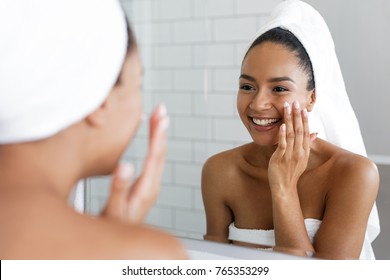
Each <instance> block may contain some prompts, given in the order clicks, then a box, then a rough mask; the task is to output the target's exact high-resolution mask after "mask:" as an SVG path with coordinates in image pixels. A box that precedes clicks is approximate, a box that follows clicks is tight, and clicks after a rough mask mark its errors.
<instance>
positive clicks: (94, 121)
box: [85, 99, 108, 127]
mask: <svg viewBox="0 0 390 280" xmlns="http://www.w3.org/2000/svg"><path fill="white" fill-rule="evenodd" d="M107 103H108V100H107V99H106V100H104V102H103V104H101V105H100V106H99V108H97V109H96V110H95V111H93V112H92V113H90V114H88V116H87V117H86V118H85V120H86V121H87V123H88V124H89V125H91V126H93V127H100V126H102V125H103V124H104V123H105V122H106V121H107V118H108V110H107V109H108V108H107V107H108V106H107V105H108V104H107Z"/></svg>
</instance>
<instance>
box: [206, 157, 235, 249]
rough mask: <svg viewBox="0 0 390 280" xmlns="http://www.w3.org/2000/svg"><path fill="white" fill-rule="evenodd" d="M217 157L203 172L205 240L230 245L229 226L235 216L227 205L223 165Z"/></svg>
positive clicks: (209, 160) (210, 160)
mask: <svg viewBox="0 0 390 280" xmlns="http://www.w3.org/2000/svg"><path fill="white" fill-rule="evenodd" d="M217 157H218V156H214V157H211V158H210V159H208V160H207V162H206V163H205V165H204V166H203V170H202V196H203V203H204V207H205V212H206V221H207V229H206V234H205V235H204V239H206V240H211V241H218V242H225V243H230V241H229V239H228V235H229V225H230V223H231V222H233V215H232V213H231V211H230V209H229V207H228V206H227V205H226V199H225V194H226V187H227V185H226V184H225V182H224V179H225V178H224V174H223V173H222V170H224V169H223V167H222V166H223V163H222V162H219V160H218V158H217ZM221 164H222V166H221Z"/></svg>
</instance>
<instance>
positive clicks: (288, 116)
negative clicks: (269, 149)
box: [284, 102, 295, 156]
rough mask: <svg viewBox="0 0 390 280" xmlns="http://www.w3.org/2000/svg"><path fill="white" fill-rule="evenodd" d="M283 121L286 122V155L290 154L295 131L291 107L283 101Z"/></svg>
mask: <svg viewBox="0 0 390 280" xmlns="http://www.w3.org/2000/svg"><path fill="white" fill-rule="evenodd" d="M284 123H285V124H286V152H285V153H286V156H291V154H292V152H293V148H294V140H295V132H294V123H293V119H292V108H291V106H290V104H289V103H287V102H285V103H284Z"/></svg>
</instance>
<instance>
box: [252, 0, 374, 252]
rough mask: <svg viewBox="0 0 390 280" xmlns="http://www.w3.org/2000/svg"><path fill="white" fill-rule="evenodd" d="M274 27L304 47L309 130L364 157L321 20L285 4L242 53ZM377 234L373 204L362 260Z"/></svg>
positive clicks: (300, 6)
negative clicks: (309, 79)
mask: <svg viewBox="0 0 390 280" xmlns="http://www.w3.org/2000/svg"><path fill="white" fill-rule="evenodd" d="M276 27H280V28H283V29H286V30H288V31H290V32H291V33H293V34H294V35H295V36H296V37H297V38H298V40H299V41H300V42H301V43H302V45H303V46H304V48H305V50H306V51H307V53H308V55H309V57H310V60H311V63H312V66H313V72H314V81H315V90H316V104H315V106H314V109H313V111H312V112H311V113H310V117H309V122H310V129H311V130H312V131H313V132H318V133H319V134H318V137H320V138H323V139H325V140H327V141H329V142H330V143H333V144H335V145H337V146H339V147H341V148H344V149H346V150H349V151H351V152H354V153H357V154H360V155H363V156H367V154H366V149H365V147H364V143H363V138H362V135H361V132H360V128H359V124H358V121H357V118H356V115H355V113H354V111H353V109H352V106H351V103H350V102H349V98H348V95H347V92H346V89H345V85H344V79H343V76H342V73H341V69H340V66H339V62H338V59H337V56H336V51H335V47H334V43H333V39H332V36H331V34H330V31H329V29H328V26H327V24H326V23H325V21H324V19H323V18H322V16H321V15H320V14H319V13H318V12H317V11H316V10H315V9H314V8H313V7H311V6H310V5H308V4H307V3H304V2H302V1H298V0H287V1H284V2H282V3H280V4H279V5H278V6H277V7H276V8H275V9H274V10H273V12H272V13H271V15H270V17H269V19H268V20H267V22H266V23H265V24H264V25H263V26H262V27H261V28H260V29H259V30H258V31H257V33H256V34H255V36H254V38H253V39H252V40H251V42H250V44H249V45H248V47H247V48H246V50H245V52H244V53H246V52H247V50H248V49H249V47H250V46H251V45H252V43H253V42H254V41H255V40H256V39H257V38H258V37H259V36H260V35H262V34H263V33H265V32H267V31H268V30H271V29H273V28H276ZM379 232H380V226H379V217H378V211H377V207H376V204H374V206H373V208H372V211H371V213H370V217H369V220H368V226H367V233H366V238H365V239H366V240H365V242H364V245H363V250H362V255H361V258H374V253H373V250H372V247H371V244H370V242H372V241H373V240H374V239H375V238H376V237H377V236H378V234H379Z"/></svg>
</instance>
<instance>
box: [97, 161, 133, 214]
mask: <svg viewBox="0 0 390 280" xmlns="http://www.w3.org/2000/svg"><path fill="white" fill-rule="evenodd" d="M133 175H134V167H133V166H132V165H131V164H130V163H127V162H124V163H121V164H119V165H118V166H117V168H116V169H115V171H114V173H113V174H112V180H111V191H110V196H109V198H108V201H107V205H106V207H105V209H104V211H103V215H105V216H107V217H110V218H115V219H119V220H124V219H125V217H124V215H125V207H126V200H127V199H126V198H127V194H128V191H129V187H130V184H131V180H132V178H133Z"/></svg>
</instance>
